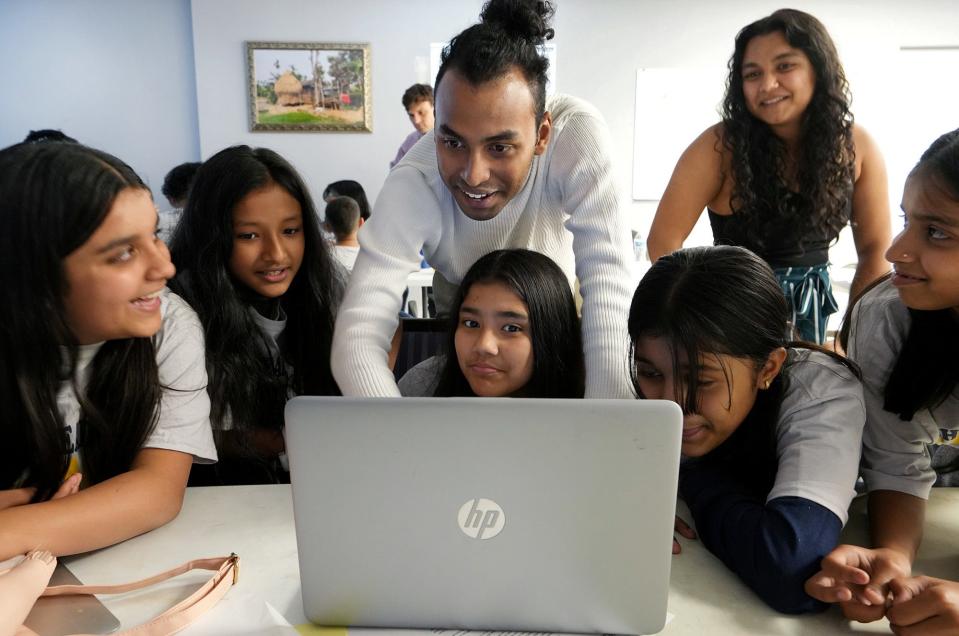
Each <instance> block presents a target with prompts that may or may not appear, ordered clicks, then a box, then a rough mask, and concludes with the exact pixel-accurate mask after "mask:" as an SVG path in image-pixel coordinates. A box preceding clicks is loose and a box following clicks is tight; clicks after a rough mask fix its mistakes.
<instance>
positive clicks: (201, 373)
mask: <svg viewBox="0 0 959 636" xmlns="http://www.w3.org/2000/svg"><path fill="white" fill-rule="evenodd" d="M160 314H161V316H162V322H161V325H160V330H159V331H158V332H157V334H156V335H155V336H154V343H155V346H156V361H157V368H158V371H159V376H160V386H161V395H160V417H159V420H158V421H157V423H156V427H155V428H154V429H153V431H152V432H151V433H150V434H149V436H147V439H146V442H144V444H143V447H144V448H162V449H166V450H175V451H180V452H183V453H189V454H191V455H193V461H195V462H197V463H203V464H205V463H212V462H215V461H216V458H217V455H216V447H215V446H214V445H213V433H212V431H211V429H210V398H209V396H208V395H207V392H206V385H207V376H206V364H205V361H204V351H205V348H204V343H203V328H202V327H201V326H200V320H199V318H197V315H196V313H195V312H194V311H193V309H192V308H191V307H190V306H189V305H188V304H187V303H186V301H184V300H183V299H182V298H180V297H179V296H177V295H176V294H174V293H173V292H171V291H169V290H164V291H163V294H162V295H161V296H160ZM102 346H103V343H102V342H100V343H96V344H91V345H83V346H81V347H80V348H79V351H78V356H77V358H78V359H77V368H76V380H77V386H78V387H79V388H80V390H81V391H83V390H84V388H85V387H86V385H87V382H88V381H89V378H90V364H91V363H92V362H93V359H94V358H95V357H96V354H97V352H98V351H99V350H100V347H102ZM57 408H58V409H59V411H60V416H61V417H62V418H63V423H64V428H65V430H66V433H67V435H68V437H69V439H70V448H71V449H73V452H74V458H73V460H72V461H71V468H70V470H71V472H74V470H75V469H76V468H77V467H79V468H80V469H81V470H82V464H83V449H79V452H78V451H77V428H78V426H79V422H80V404H79V402H78V400H77V397H76V394H75V393H74V391H73V385H72V383H71V382H69V381H65V382H63V384H62V385H61V387H60V390H59V392H58V394H57ZM78 463H79V466H78V465H77V464H78Z"/></svg>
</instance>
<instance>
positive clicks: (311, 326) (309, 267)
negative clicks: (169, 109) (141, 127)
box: [170, 146, 345, 485]
mask: <svg viewBox="0 0 959 636" xmlns="http://www.w3.org/2000/svg"><path fill="white" fill-rule="evenodd" d="M170 249H171V252H172V254H173V262H174V263H176V266H177V268H178V270H179V273H178V275H177V277H176V279H175V280H174V281H171V283H170V286H171V288H172V289H173V290H175V291H176V292H177V293H179V294H180V295H182V296H183V297H184V298H185V299H186V300H187V301H188V302H189V303H190V304H191V305H192V306H193V308H194V309H195V310H196V312H197V314H198V315H199V317H200V321H201V322H202V323H203V329H204V332H205V335H206V359H207V371H208V373H209V376H210V385H209V393H210V398H211V401H212V408H211V419H212V422H213V430H214V434H215V435H216V441H217V448H218V450H219V452H220V462H219V463H218V464H217V465H216V466H215V467H211V468H212V469H215V471H216V472H215V473H213V472H211V470H204V468H203V467H198V468H197V469H195V470H194V474H193V475H192V476H191V482H190V483H191V484H198V485H199V484H240V483H271V482H282V481H288V479H289V477H288V472H287V469H286V466H285V463H284V460H285V453H284V448H285V447H284V442H283V408H284V406H285V404H286V401H287V399H288V398H289V397H291V396H292V395H338V394H339V390H338V389H337V386H336V382H335V381H334V380H333V376H332V374H331V373H330V342H331V341H332V338H333V323H334V320H335V317H336V309H337V307H338V306H339V302H340V298H341V296H342V290H343V281H344V280H345V272H344V271H343V269H342V268H341V267H340V266H339V265H338V264H337V263H335V262H334V260H333V258H332V256H331V254H330V248H329V245H328V244H327V243H326V242H325V241H324V240H323V239H322V236H321V234H320V228H319V221H318V220H317V216H316V210H315V208H314V207H313V201H312V199H311V198H310V194H309V191H308V190H307V188H306V185H305V184H304V183H303V180H302V179H301V178H300V176H299V174H297V172H296V170H295V169H294V168H293V166H291V165H290V164H289V162H287V161H286V160H285V159H283V158H282V157H281V156H279V155H278V154H276V153H275V152H273V151H272V150H268V149H266V148H250V147H248V146H234V147H232V148H226V149H225V150H222V151H220V152H218V153H217V154H215V155H213V156H212V157H210V158H209V159H207V160H206V162H204V163H203V165H202V166H201V167H200V169H199V170H198V171H197V173H196V176H195V178H194V180H193V183H192V185H191V187H190V195H189V198H188V199H187V204H186V207H185V208H184V210H183V215H182V217H181V218H180V222H179V225H178V226H177V228H176V230H175V231H174V234H173V241H172V243H171V246H170Z"/></svg>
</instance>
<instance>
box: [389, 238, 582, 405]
mask: <svg viewBox="0 0 959 636" xmlns="http://www.w3.org/2000/svg"><path fill="white" fill-rule="evenodd" d="M450 315H451V316H452V319H451V321H450V329H449V336H448V338H447V342H446V351H447V353H446V354H445V355H441V356H435V357H433V358H429V359H427V360H425V361H423V362H421V363H420V364H418V365H417V366H415V367H413V368H412V369H410V370H409V371H407V373H406V375H404V376H403V378H401V379H400V382H399V387H400V391H401V392H402V394H403V395H404V396H427V395H435V396H439V397H450V396H477V397H534V398H581V397H583V391H584V377H585V373H584V369H583V345H582V338H581V336H580V324H579V317H578V316H577V315H576V306H575V304H574V302H573V294H572V291H571V290H570V288H569V281H568V280H567V279H566V275H565V274H564V273H563V271H562V270H561V269H560V268H559V266H558V265H556V263H554V262H553V261H552V260H551V259H550V258H549V257H547V256H544V255H543V254H539V253H537V252H532V251H530V250H524V249H508V250H497V251H495V252H490V253H489V254H487V255H486V256H484V257H482V258H480V259H479V260H478V261H476V262H475V263H474V264H473V266H472V267H470V268H469V270H468V271H467V272H466V276H465V277H464V278H463V282H462V283H461V284H460V286H459V291H458V293H457V295H456V298H455V300H454V303H453V308H452V312H451V314H450Z"/></svg>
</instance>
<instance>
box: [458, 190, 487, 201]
mask: <svg viewBox="0 0 959 636" xmlns="http://www.w3.org/2000/svg"><path fill="white" fill-rule="evenodd" d="M463 194H465V195H466V196H468V197H469V198H471V199H485V198H486V197H488V196H489V195H490V194H492V192H487V193H486V194H470V193H469V192H467V191H466V190H463Z"/></svg>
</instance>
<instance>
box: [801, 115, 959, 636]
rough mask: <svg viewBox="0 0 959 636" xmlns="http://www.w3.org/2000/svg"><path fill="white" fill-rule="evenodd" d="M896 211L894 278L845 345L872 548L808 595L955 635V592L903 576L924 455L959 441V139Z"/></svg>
mask: <svg viewBox="0 0 959 636" xmlns="http://www.w3.org/2000/svg"><path fill="white" fill-rule="evenodd" d="M902 209H903V211H904V213H905V229H904V230H903V231H902V233H900V234H899V236H897V237H896V239H895V240H894V241H893V243H892V245H891V246H890V247H889V249H888V250H887V251H886V260H888V261H889V262H891V263H892V264H893V267H894V269H895V272H894V273H893V274H892V275H891V277H886V278H884V279H882V280H881V281H880V282H879V283H877V284H876V285H874V286H873V287H872V288H870V289H868V290H867V291H866V292H865V293H864V294H863V296H862V297H861V298H859V299H858V300H857V301H856V303H855V304H854V305H853V308H852V311H851V319H850V320H849V321H847V324H846V325H844V329H843V331H844V332H847V329H848V332H847V333H844V334H842V335H844V336H845V338H843V343H842V344H843V346H845V347H846V351H848V352H849V357H850V358H851V359H852V360H854V361H855V362H856V363H857V364H859V365H860V366H861V367H862V370H863V384H864V388H865V396H866V410H867V421H866V429H865V432H864V434H863V452H862V474H863V479H864V480H865V482H866V489H867V490H868V491H869V528H870V533H871V535H872V536H871V538H872V548H863V547H859V546H852V545H842V546H839V547H838V548H836V549H835V550H834V551H833V552H832V553H831V554H830V555H829V556H828V557H827V558H826V559H824V560H823V562H822V571H821V572H819V573H818V574H817V575H816V576H814V577H813V578H812V579H810V581H809V583H808V584H807V589H808V590H809V593H810V594H812V595H813V596H815V597H816V598H819V599H821V600H823V601H826V602H833V603H835V602H841V603H842V608H843V612H844V613H845V614H846V616H847V617H849V618H852V619H855V620H858V621H864V622H865V621H874V620H878V619H880V618H882V616H883V615H885V616H886V617H888V618H889V622H890V623H892V625H893V626H894V628H896V629H897V630H902V631H897V633H907V630H908V633H922V634H955V633H959V583H957V582H954V581H944V580H940V579H933V578H930V577H926V576H918V577H911V574H912V562H913V561H914V560H915V558H916V552H917V550H918V549H919V543H920V541H921V539H922V529H923V519H924V516H925V509H926V499H927V498H928V497H929V491H930V488H932V485H933V482H934V481H935V479H936V475H935V471H934V470H933V468H934V466H933V464H932V462H931V460H930V455H929V452H928V451H927V447H926V445H927V444H936V445H955V444H956V440H957V435H956V433H957V431H959V130H954V131H952V132H950V133H947V134H945V135H943V136H941V137H940V138H939V139H937V140H936V141H935V143H933V144H932V146H931V147H930V148H929V149H928V150H927V151H926V152H925V153H924V154H923V155H922V158H921V159H920V160H919V163H918V164H917V165H916V167H915V168H913V170H912V172H911V173H910V174H909V177H908V179H907V180H906V187H905V189H904V191H903V195H902ZM940 447H941V446H940ZM910 577H911V578H910ZM890 595H891V601H889V600H887V599H889V598H890Z"/></svg>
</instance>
